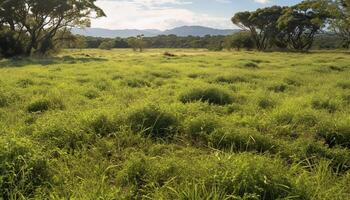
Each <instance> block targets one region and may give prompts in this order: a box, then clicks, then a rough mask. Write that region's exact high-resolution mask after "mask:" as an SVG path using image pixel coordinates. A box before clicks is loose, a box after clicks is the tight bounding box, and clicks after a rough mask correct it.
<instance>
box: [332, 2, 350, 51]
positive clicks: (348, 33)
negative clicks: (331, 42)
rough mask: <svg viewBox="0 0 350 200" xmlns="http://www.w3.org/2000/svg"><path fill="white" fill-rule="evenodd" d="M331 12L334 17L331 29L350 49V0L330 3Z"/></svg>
mask: <svg viewBox="0 0 350 200" xmlns="http://www.w3.org/2000/svg"><path fill="white" fill-rule="evenodd" d="M330 2H331V6H330V8H329V12H330V13H331V15H332V17H331V19H330V23H329V29H330V30H331V31H333V32H334V33H336V34H337V35H338V36H339V37H341V38H342V40H343V46H344V47H345V48H347V49H348V48H350V0H348V1H345V0H335V1H330Z"/></svg>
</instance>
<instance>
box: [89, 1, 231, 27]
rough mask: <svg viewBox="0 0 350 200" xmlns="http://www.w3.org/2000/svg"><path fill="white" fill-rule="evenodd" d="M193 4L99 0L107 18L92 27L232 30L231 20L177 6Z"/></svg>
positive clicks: (94, 22) (101, 19) (96, 22)
mask: <svg viewBox="0 0 350 200" xmlns="http://www.w3.org/2000/svg"><path fill="white" fill-rule="evenodd" d="M184 4H191V1H189V0H119V1H111V0H99V1H97V5H98V6H100V7H101V8H102V9H103V10H104V11H105V13H106V14H107V17H105V18H100V19H94V20H92V27H99V28H109V29H127V28H128V29H133V28H135V29H161V30H164V29H169V28H173V27H176V26H182V25H202V26H210V27H216V28H230V27H233V25H232V23H231V22H230V19H228V18H225V17H217V16H212V15H207V14H203V13H196V12H193V11H191V10H189V9H185V8H181V7H179V6H176V5H184Z"/></svg>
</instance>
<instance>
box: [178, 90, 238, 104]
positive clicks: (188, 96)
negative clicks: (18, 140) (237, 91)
mask: <svg viewBox="0 0 350 200" xmlns="http://www.w3.org/2000/svg"><path fill="white" fill-rule="evenodd" d="M180 100H181V102H182V103H190V102H193V101H202V102H208V103H209V104H216V105H226V104H230V103H232V102H233V98H232V97H231V95H230V94H229V92H227V91H225V90H222V89H218V88H205V89H202V88H197V89H192V90H190V91H188V92H186V93H184V94H182V95H181V97H180Z"/></svg>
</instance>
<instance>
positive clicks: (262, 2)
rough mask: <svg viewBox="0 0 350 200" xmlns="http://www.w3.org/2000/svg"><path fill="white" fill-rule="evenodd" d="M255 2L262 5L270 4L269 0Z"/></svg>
mask: <svg viewBox="0 0 350 200" xmlns="http://www.w3.org/2000/svg"><path fill="white" fill-rule="evenodd" d="M254 1H255V2H257V3H261V4H267V3H270V1H269V0H254Z"/></svg>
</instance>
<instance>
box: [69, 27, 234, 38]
mask: <svg viewBox="0 0 350 200" xmlns="http://www.w3.org/2000/svg"><path fill="white" fill-rule="evenodd" d="M237 31H239V30H238V29H215V28H209V27H204V26H181V27H176V28H173V29H169V30H165V31H160V30H156V29H145V30H138V29H120V30H110V29H103V28H86V29H77V28H74V29H73V30H72V32H73V33H74V34H79V35H84V36H93V37H106V38H115V37H121V38H126V37H132V36H137V35H144V36H146V37H153V36H158V35H177V36H189V35H192V36H201V37H203V36H205V35H230V34H232V33H234V32H237Z"/></svg>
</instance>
